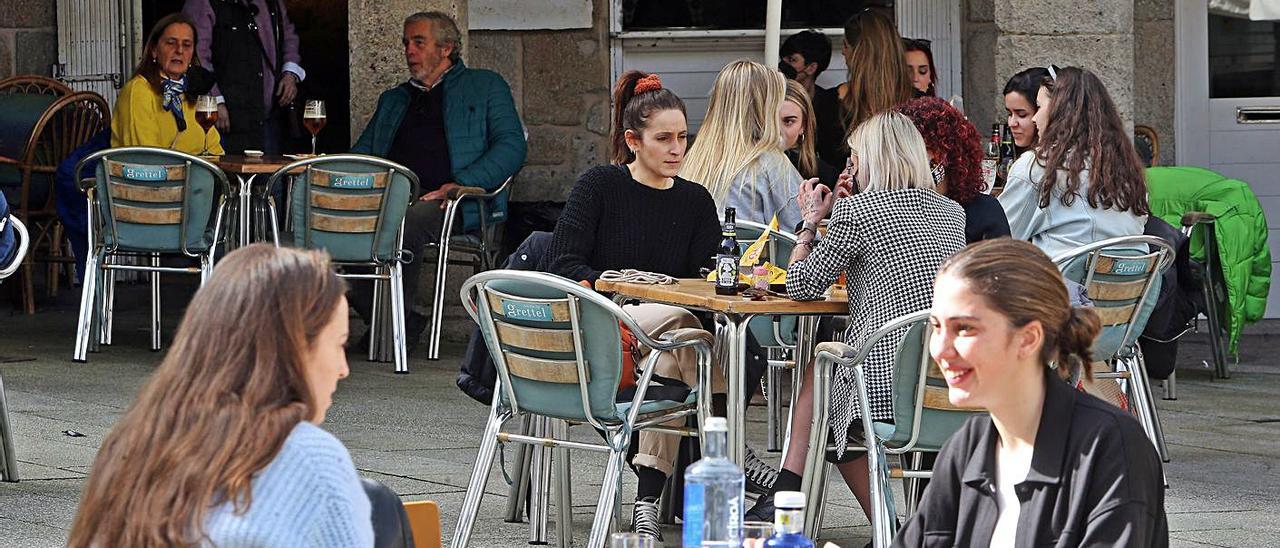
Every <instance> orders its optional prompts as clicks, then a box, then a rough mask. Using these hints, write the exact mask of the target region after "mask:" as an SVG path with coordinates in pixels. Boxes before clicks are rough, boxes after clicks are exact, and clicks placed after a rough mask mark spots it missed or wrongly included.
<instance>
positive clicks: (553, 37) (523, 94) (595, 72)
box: [467, 0, 610, 202]
mask: <svg viewBox="0 0 1280 548" xmlns="http://www.w3.org/2000/svg"><path fill="white" fill-rule="evenodd" d="M608 10H609V5H608V2H607V1H606V0H593V2H592V18H591V19H592V27H591V28H590V29H573V30H540V31H539V30H535V31H472V33H471V42H472V44H471V57H469V58H468V59H467V62H468V63H470V65H471V66H474V67H480V68H487V69H490V70H493V71H496V72H498V73H499V74H501V75H502V76H503V78H506V80H507V82H508V83H510V84H511V92H512V94H513V95H514V96H515V101H516V108H518V109H519V110H520V116H521V119H522V120H524V124H525V129H527V130H528V132H529V156H528V158H527V159H526V160H525V165H524V169H523V170H521V172H520V175H519V176H518V177H517V179H516V181H515V183H514V187H513V188H512V199H513V200H514V201H518V202H525V201H543V200H550V201H558V202H562V201H564V200H565V199H566V198H567V197H568V194H569V189H570V188H571V187H572V186H573V183H574V181H576V180H577V178H578V175H579V174H580V173H582V172H583V171H586V169H587V168H589V167H591V166H594V165H597V164H600V163H603V162H606V161H608V154H609V153H608V150H609V149H608V137H607V135H608V132H609V86H610V81H609V79H610V78H609V76H610V74H609V35H608V26H609V11H608Z"/></svg>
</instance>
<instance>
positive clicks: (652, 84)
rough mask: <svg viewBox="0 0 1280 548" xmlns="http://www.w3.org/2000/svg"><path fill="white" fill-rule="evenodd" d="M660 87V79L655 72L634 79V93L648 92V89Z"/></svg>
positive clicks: (654, 89) (652, 89) (656, 89)
mask: <svg viewBox="0 0 1280 548" xmlns="http://www.w3.org/2000/svg"><path fill="white" fill-rule="evenodd" d="M660 89H662V79H661V78H659V77H658V75H657V74H650V75H648V76H645V77H644V78H641V79H639V80H636V91H635V94H636V95H640V94H641V93H649V92H650V91H658V90H660Z"/></svg>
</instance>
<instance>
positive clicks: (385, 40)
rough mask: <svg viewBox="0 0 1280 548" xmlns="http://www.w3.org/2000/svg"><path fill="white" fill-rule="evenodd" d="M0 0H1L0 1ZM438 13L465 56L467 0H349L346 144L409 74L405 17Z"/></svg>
mask: <svg viewBox="0 0 1280 548" xmlns="http://www.w3.org/2000/svg"><path fill="white" fill-rule="evenodd" d="M0 1H3V0H0ZM431 10H436V11H442V12H444V13H447V14H449V15H450V16H451V17H453V19H454V21H457V23H458V28H459V29H460V30H461V31H462V46H463V48H462V56H463V58H464V59H465V58H466V57H467V45H468V42H469V41H470V40H469V38H468V36H467V2H466V0H348V2H347V21H348V25H349V28H348V31H347V36H348V38H349V39H350V43H351V53H350V55H349V59H350V62H351V73H350V81H351V142H353V143H354V142H355V141H356V138H357V137H359V136H360V132H362V131H364V126H365V124H367V123H368V122H369V118H370V117H372V116H373V111H374V109H375V107H377V104H378V95H379V94H381V93H382V92H383V91H386V90H387V89H388V88H391V87H393V86H395V85H397V84H399V83H401V82H404V81H405V80H406V79H408V78H409V69H408V68H407V67H406V66H405V63H404V46H402V45H401V44H400V39H401V38H403V34H404V18H405V17H408V16H409V15H412V14H414V13H416V12H419V11H431Z"/></svg>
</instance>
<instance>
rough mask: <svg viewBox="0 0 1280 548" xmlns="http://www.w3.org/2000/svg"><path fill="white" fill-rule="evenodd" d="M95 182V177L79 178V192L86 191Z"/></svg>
mask: <svg viewBox="0 0 1280 548" xmlns="http://www.w3.org/2000/svg"><path fill="white" fill-rule="evenodd" d="M97 184H98V178H97V177H84V178H82V179H80V192H88V191H89V189H91V188H93V187H94V186H96V185H97Z"/></svg>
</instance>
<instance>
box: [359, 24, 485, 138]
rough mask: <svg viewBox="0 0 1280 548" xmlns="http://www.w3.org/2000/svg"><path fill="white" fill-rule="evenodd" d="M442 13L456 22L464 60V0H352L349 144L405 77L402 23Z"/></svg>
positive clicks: (465, 29) (465, 42) (407, 72)
mask: <svg viewBox="0 0 1280 548" xmlns="http://www.w3.org/2000/svg"><path fill="white" fill-rule="evenodd" d="M433 10H434V11H442V12H444V13H447V14H449V16H450V17H453V19H454V21H457V23H458V28H459V29H460V30H461V31H462V46H463V50H462V54H463V57H464V58H465V57H466V53H467V50H466V46H467V0H351V1H350V2H349V3H348V4H347V18H348V28H349V30H348V31H347V32H348V37H349V38H350V41H351V53H350V54H349V55H350V57H349V61H350V63H351V76H350V78H351V142H353V143H354V142H355V141H356V139H357V138H358V137H359V136H360V133H361V132H362V131H364V126H365V124H366V123H368V122H369V118H370V117H372V116H373V111H374V108H375V107H377V103H378V94H380V93H382V92H383V91H385V90H387V89H388V88H391V87H392V86H395V85H396V84H398V83H400V82H403V81H404V80H405V79H407V78H408V77H409V69H408V68H407V67H405V64H404V49H403V46H402V45H401V44H400V39H401V38H402V34H403V30H404V18H405V17H408V16H409V15H412V14H414V13H416V12H419V11H433Z"/></svg>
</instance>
